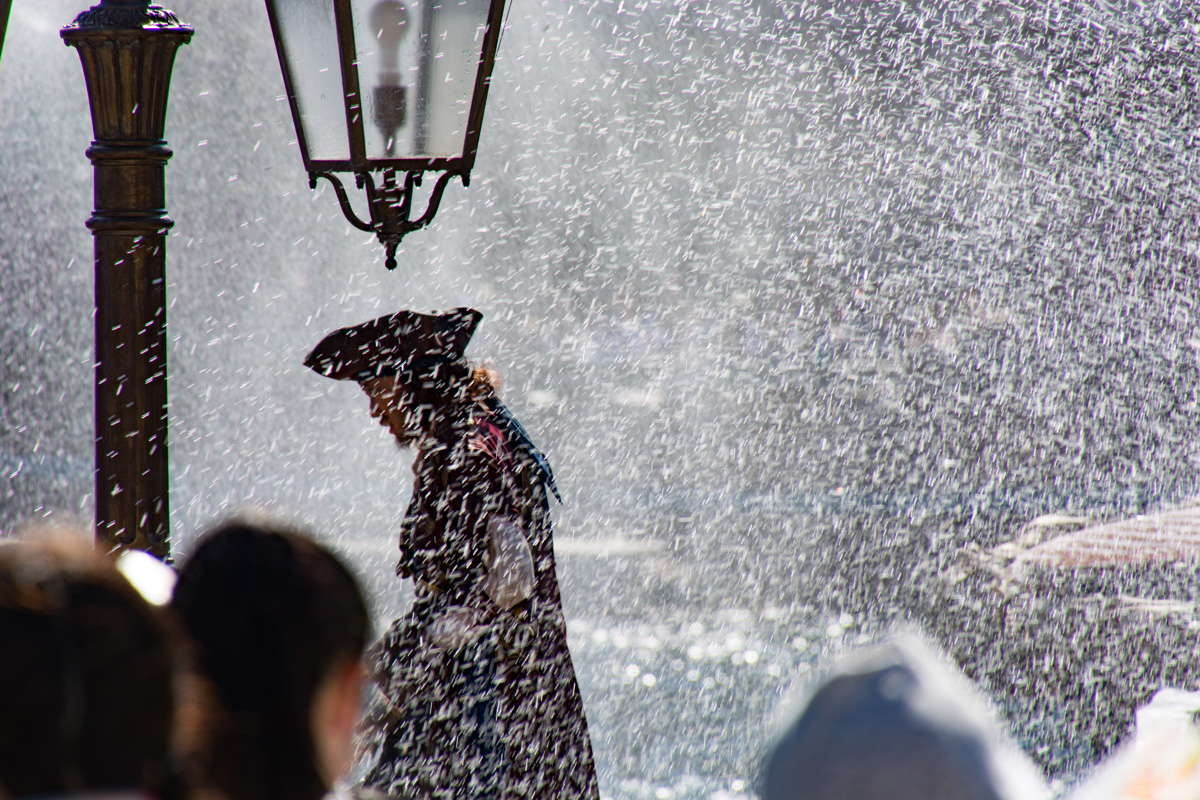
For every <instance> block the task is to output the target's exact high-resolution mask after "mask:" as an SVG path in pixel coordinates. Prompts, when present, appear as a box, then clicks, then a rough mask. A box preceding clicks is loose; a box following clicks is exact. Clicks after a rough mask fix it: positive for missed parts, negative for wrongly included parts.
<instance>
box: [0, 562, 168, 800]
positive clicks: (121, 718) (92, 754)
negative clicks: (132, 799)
mask: <svg viewBox="0 0 1200 800" xmlns="http://www.w3.org/2000/svg"><path fill="white" fill-rule="evenodd" d="M0 654H2V655H0V794H4V793H7V794H8V795H10V796H12V797H21V796H23V795H53V794H64V793H69V792H80V791H85V790H122V789H124V790H140V791H142V792H148V793H150V794H154V795H156V796H158V797H165V796H172V795H174V794H175V793H176V792H177V790H178V785H177V784H176V783H175V782H174V779H173V777H174V774H175V773H174V770H173V768H172V765H171V758H170V755H169V749H170V743H171V728H172V722H173V715H174V698H173V678H174V675H175V666H176V658H175V656H176V648H175V644H174V641H173V639H172V637H171V635H170V633H169V630H168V628H167V626H166V624H165V623H164V620H163V617H162V613H161V612H160V611H159V610H158V609H155V608H154V607H153V606H151V605H150V604H149V603H147V602H146V601H145V600H144V599H143V598H142V596H141V595H139V594H138V593H137V591H136V590H135V589H134V588H133V587H132V586H131V585H130V584H129V582H128V581H127V580H126V579H125V578H124V577H123V576H122V575H121V574H120V572H118V571H117V569H116V568H115V567H114V566H113V564H112V562H111V561H109V560H108V559H107V558H106V557H104V556H102V555H100V554H98V553H96V552H95V551H94V550H93V549H92V548H91V547H90V546H89V545H88V544H86V543H85V542H84V541H82V540H81V539H65V538H62V539H54V540H43V541H28V542H15V543H7V544H0Z"/></svg>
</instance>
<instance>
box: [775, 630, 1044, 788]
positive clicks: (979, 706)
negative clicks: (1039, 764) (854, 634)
mask: <svg viewBox="0 0 1200 800" xmlns="http://www.w3.org/2000/svg"><path fill="white" fill-rule="evenodd" d="M761 788H762V792H761V794H762V798H763V800H801V799H802V798H803V800H844V798H856V800H875V799H876V798H878V799H879V800H884V799H885V798H886V800H907V799H908V798H912V800H918V798H919V799H920V800H1010V799H1011V800H1016V798H1023V799H1024V798H1030V799H1031V800H1036V798H1038V797H1041V796H1044V795H1045V793H1046V787H1045V783H1044V781H1043V779H1042V777H1041V775H1040V773H1038V772H1037V770H1036V767H1034V766H1033V764H1032V763H1031V762H1030V761H1029V760H1028V759H1027V758H1026V757H1024V756H1023V755H1022V754H1021V753H1020V752H1019V751H1018V750H1016V748H1015V747H1012V746H1010V745H1007V744H1006V743H1004V742H1002V741H1001V740H1000V738H999V736H998V735H997V734H996V733H995V730H994V727H993V725H992V723H991V720H990V718H989V715H988V713H987V710H986V707H985V705H984V703H983V702H982V700H981V698H980V696H979V694H978V692H977V691H975V690H974V689H973V688H972V687H971V686H970V684H969V683H967V681H966V680H965V678H963V676H962V675H961V674H959V673H958V672H957V671H956V670H954V669H952V668H950V667H949V666H948V665H946V664H945V663H943V662H942V660H941V659H940V658H939V657H938V656H936V655H935V654H934V653H933V652H932V651H930V650H928V649H927V648H926V647H925V646H923V645H921V644H920V643H918V642H916V641H912V640H907V639H898V640H895V641H892V642H889V643H887V644H884V645H882V646H878V647H874V648H870V649H867V650H864V651H861V652H859V653H856V654H854V655H852V656H851V657H850V658H848V659H846V660H845V661H843V662H842V663H840V664H838V665H837V666H836V667H835V668H834V669H833V670H831V671H830V673H829V674H828V675H826V676H825V677H824V679H823V680H821V681H819V682H818V684H817V685H816V687H815V688H814V689H813V690H812V691H811V693H810V695H809V696H808V699H807V702H805V703H804V705H803V707H802V708H801V710H800V712H799V713H798V714H797V715H794V716H793V717H792V718H791V720H790V721H789V723H788V724H787V727H786V728H785V730H784V731H783V733H782V735H781V736H779V738H778V740H777V741H776V742H775V745H774V747H773V748H772V750H771V753H770V754H769V756H768V757H767V759H766V761H765V762H764V764H763V774H762V786H761Z"/></svg>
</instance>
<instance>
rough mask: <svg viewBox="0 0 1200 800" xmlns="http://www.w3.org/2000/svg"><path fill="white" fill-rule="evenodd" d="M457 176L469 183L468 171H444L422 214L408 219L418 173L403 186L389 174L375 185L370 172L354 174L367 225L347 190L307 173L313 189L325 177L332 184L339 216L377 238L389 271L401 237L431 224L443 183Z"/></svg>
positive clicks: (331, 177)
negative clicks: (364, 196)
mask: <svg viewBox="0 0 1200 800" xmlns="http://www.w3.org/2000/svg"><path fill="white" fill-rule="evenodd" d="M456 176H457V177H458V178H461V179H462V182H463V185H464V186H465V185H466V184H467V182H468V181H469V180H470V177H469V176H470V173H468V172H443V173H442V174H441V175H439V176H438V179H437V183H435V184H434V185H433V190H432V191H431V192H430V193H429V202H428V204H427V205H426V208H425V213H424V214H422V215H421V216H420V217H419V218H418V219H415V220H414V219H410V216H411V215H412V208H413V197H414V196H415V194H416V188H417V187H418V186H420V185H421V178H422V177H423V173H422V172H421V171H419V170H412V171H410V172H408V173H407V174H406V175H405V176H404V184H403V186H398V185H397V184H396V182H395V175H394V173H392V172H390V171H388V172H385V173H384V176H383V183H382V184H378V185H377V184H376V183H375V179H374V177H373V176H372V175H371V173H369V172H357V173H355V177H356V178H357V179H358V184H359V186H360V187H362V188H364V189H365V190H366V193H367V207H368V208H369V209H370V210H371V221H370V222H364V221H363V220H362V219H360V218H359V217H358V215H357V214H355V213H354V209H353V208H352V207H351V205H350V198H349V196H348V195H347V193H346V188H345V187H344V186H342V182H341V180H339V179H338V177H337V176H336V175H334V174H333V173H331V172H313V173H309V177H308V182H309V186H311V187H312V188H314V189H315V188H316V186H317V179H318V178H325V179H326V180H327V181H329V182H330V183H332V184H333V190H334V191H335V192H336V193H337V199H338V205H340V206H341V207H342V213H343V214H345V215H346V219H347V220H349V221H350V224H351V225H353V226H354V227H356V228H358V229H359V230H361V231H366V232H368V233H373V234H375V235H376V237H378V238H379V241H380V242H382V243H383V246H384V249H385V251H386V253H387V258H386V259H385V261H384V266H386V267H387V268H388V269H395V268H396V247H397V246H398V245H399V244H400V240H401V239H402V238H404V236H405V234H408V233H412V232H413V231H415V230H418V229H420V228H424V227H425V226H426V225H428V224H429V223H430V222H432V221H433V217H434V215H435V214H437V210H438V206H440V205H441V203H442V195H443V193H445V191H446V184H448V183H449V182H450V179H451V178H453V177H456Z"/></svg>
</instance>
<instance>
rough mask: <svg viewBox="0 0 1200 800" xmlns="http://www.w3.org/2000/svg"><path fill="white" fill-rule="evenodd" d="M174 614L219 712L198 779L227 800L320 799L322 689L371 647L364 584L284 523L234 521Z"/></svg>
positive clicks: (191, 567)
mask: <svg viewBox="0 0 1200 800" xmlns="http://www.w3.org/2000/svg"><path fill="white" fill-rule="evenodd" d="M174 606H175V609H176V611H177V612H178V614H179V616H180V618H181V619H182V620H183V623H184V627H185V628H186V630H187V632H188V633H189V634H190V636H191V637H192V639H193V640H194V643H195V644H194V647H195V662H196V667H197V670H198V672H199V675H200V677H201V678H202V679H204V680H205V681H206V682H207V683H208V690H209V693H210V694H211V696H212V701H213V702H212V707H211V708H209V709H208V710H207V712H206V713H204V714H203V716H204V717H205V719H203V720H202V722H201V726H200V727H199V729H198V731H197V737H198V741H195V742H193V743H191V745H190V747H189V750H190V763H191V767H192V769H193V771H194V772H195V777H194V780H195V782H196V783H197V784H199V785H200V786H201V787H202V789H206V790H208V791H209V792H215V793H216V794H218V795H219V796H222V797H225V798H228V800H319V798H320V797H321V796H322V795H323V794H325V792H326V791H328V789H329V788H330V787H328V786H327V785H326V784H325V782H324V781H323V780H322V779H321V777H320V774H319V772H318V766H317V761H316V759H317V755H316V748H315V745H314V742H313V737H312V729H311V713H312V712H311V709H312V703H313V698H314V696H315V695H316V692H317V690H318V689H319V688H320V686H321V684H322V682H323V681H324V680H325V679H326V678H327V677H328V676H329V675H330V674H332V672H333V670H334V669H335V668H336V667H337V666H338V665H340V664H341V663H344V661H345V660H346V659H348V658H359V657H361V655H362V651H363V648H364V647H365V645H366V641H367V636H368V632H369V627H370V623H369V618H368V614H367V608H366V604H365V602H364V600H363V596H362V592H361V590H360V589H359V586H358V582H357V580H356V579H355V578H354V576H353V575H352V574H351V573H350V571H349V570H348V569H346V567H345V566H344V565H343V564H342V563H341V562H340V561H339V560H338V559H337V558H336V557H334V556H333V555H332V554H331V553H330V552H329V551H328V550H326V549H325V548H323V547H321V546H320V545H318V544H316V543H315V542H313V541H312V540H311V539H310V538H308V537H307V536H305V535H303V534H301V533H299V532H297V531H295V530H291V529H289V528H286V527H283V526H282V525H280V524H279V523H274V522H259V521H251V520H247V519H241V520H232V521H229V522H226V523H224V524H222V525H220V526H219V527H217V528H216V529H214V530H212V531H211V532H209V533H206V534H204V535H203V536H202V537H201V539H200V541H199V543H198V544H197V545H196V548H195V549H194V550H193V552H192V554H191V556H190V557H189V558H188V559H187V561H186V562H185V563H184V565H183V569H182V571H181V572H180V575H179V582H178V584H177V585H176V587H175V599H174Z"/></svg>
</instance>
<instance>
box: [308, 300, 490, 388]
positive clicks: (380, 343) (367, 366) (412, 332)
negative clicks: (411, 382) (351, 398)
mask: <svg viewBox="0 0 1200 800" xmlns="http://www.w3.org/2000/svg"><path fill="white" fill-rule="evenodd" d="M481 319H483V314H481V313H479V312H478V311H476V310H475V309H473V308H456V309H454V310H452V311H447V312H445V313H444V314H420V313H417V312H416V311H397V312H396V313H395V314H388V315H387V316H383V317H379V318H378V319H373V320H371V321H370V322H363V323H361V324H358V325H352V326H350V327H349V328H340V329H338V330H336V331H334V332H333V333H331V334H329V335H328V336H326V337H325V338H324V339H322V340H321V342H320V344H318V345H317V346H316V347H314V348H313V350H312V352H311V353H309V354H308V356H307V357H306V358H305V359H304V366H306V367H308V368H309V369H311V370H313V371H315V372H318V373H320V374H321V375H324V376H325V377H326V378H333V379H334V380H339V381H365V380H370V379H371V378H380V377H384V376H387V375H398V374H400V373H401V372H408V371H416V370H421V369H425V368H428V367H432V366H435V365H437V364H443V363H447V362H453V361H460V362H464V363H465V361H466V357H465V356H464V355H463V352H464V351H465V350H466V349H467V342H469V341H471V335H472V334H473V333H475V326H477V325H478V324H479V320H481Z"/></svg>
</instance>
